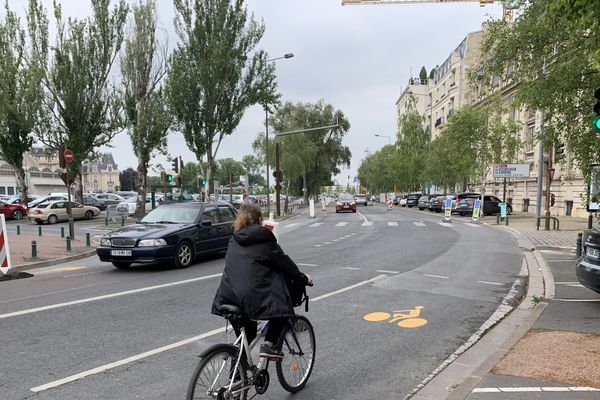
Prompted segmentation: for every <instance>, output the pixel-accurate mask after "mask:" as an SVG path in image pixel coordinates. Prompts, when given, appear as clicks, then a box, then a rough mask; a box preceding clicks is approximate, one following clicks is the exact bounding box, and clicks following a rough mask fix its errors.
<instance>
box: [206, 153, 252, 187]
mask: <svg viewBox="0 0 600 400" xmlns="http://www.w3.org/2000/svg"><path fill="white" fill-rule="evenodd" d="M243 175H246V169H245V168H244V165H243V164H242V163H241V162H239V161H236V160H234V159H233V158H222V159H220V160H217V162H216V164H215V174H214V179H216V180H218V181H219V182H221V185H229V181H230V180H231V182H233V183H236V182H239V180H240V176H243Z"/></svg>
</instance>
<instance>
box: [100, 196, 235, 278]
mask: <svg viewBox="0 0 600 400" xmlns="http://www.w3.org/2000/svg"><path fill="white" fill-rule="evenodd" d="M236 215H237V211H236V210H235V209H234V208H233V206H231V205H230V204H229V203H225V202H215V201H211V202H208V203H173V204H165V205H162V206H160V207H157V208H155V209H154V210H152V211H150V212H149V213H148V215H146V216H145V217H144V218H142V220H141V221H140V223H139V224H136V225H131V226H127V227H124V228H121V229H117V230H115V231H112V232H110V233H107V234H105V235H104V236H103V237H102V238H100V245H99V246H98V247H97V248H96V254H98V257H100V261H105V262H111V263H112V264H113V265H114V266H115V267H116V268H121V269H124V268H129V267H130V266H131V264H133V263H154V262H168V263H173V264H174V265H175V267H176V268H187V267H189V266H190V265H192V263H193V262H194V260H195V259H196V257H197V256H198V255H200V254H204V253H213V252H222V251H225V250H227V245H228V243H229V239H230V238H231V235H232V234H233V221H234V220H235V218H236Z"/></svg>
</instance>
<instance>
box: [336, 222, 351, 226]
mask: <svg viewBox="0 0 600 400" xmlns="http://www.w3.org/2000/svg"><path fill="white" fill-rule="evenodd" d="M346 225H348V223H347V222H338V223H337V224H335V226H346Z"/></svg>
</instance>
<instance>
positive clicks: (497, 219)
mask: <svg viewBox="0 0 600 400" xmlns="http://www.w3.org/2000/svg"><path fill="white" fill-rule="evenodd" d="M498 224H500V214H496V225H498Z"/></svg>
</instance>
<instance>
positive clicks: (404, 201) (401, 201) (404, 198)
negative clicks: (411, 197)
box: [398, 197, 406, 207]
mask: <svg viewBox="0 0 600 400" xmlns="http://www.w3.org/2000/svg"><path fill="white" fill-rule="evenodd" d="M398 205H400V206H402V207H406V197H402V198H401V199H400V200H399V201H398Z"/></svg>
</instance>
